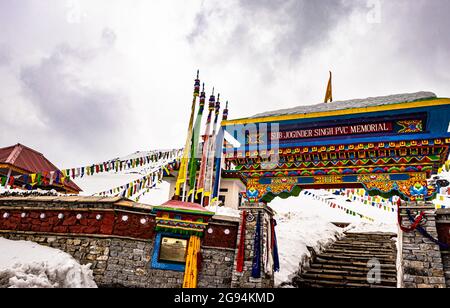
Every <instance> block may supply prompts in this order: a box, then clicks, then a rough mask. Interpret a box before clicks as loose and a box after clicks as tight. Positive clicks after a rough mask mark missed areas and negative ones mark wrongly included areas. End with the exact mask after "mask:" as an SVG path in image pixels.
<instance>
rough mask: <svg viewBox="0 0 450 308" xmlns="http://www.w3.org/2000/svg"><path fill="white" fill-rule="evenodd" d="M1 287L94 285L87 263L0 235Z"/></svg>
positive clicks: (75, 286)
mask: <svg viewBox="0 0 450 308" xmlns="http://www.w3.org/2000/svg"><path fill="white" fill-rule="evenodd" d="M0 251H1V254H0V288H1V287H12V288H96V287H97V285H96V284H95V282H94V278H93V273H92V270H91V269H90V265H80V264H78V263H77V261H75V259H73V258H72V257H71V256H70V255H68V254H66V253H64V252H62V251H60V250H57V249H54V248H49V247H45V246H41V245H38V244H36V243H33V242H27V241H10V240H7V239H4V238H0Z"/></svg>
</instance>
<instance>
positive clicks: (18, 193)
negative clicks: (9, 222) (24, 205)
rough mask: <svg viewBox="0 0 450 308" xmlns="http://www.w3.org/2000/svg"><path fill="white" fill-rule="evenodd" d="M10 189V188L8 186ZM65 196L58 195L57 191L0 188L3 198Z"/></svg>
mask: <svg viewBox="0 0 450 308" xmlns="http://www.w3.org/2000/svg"><path fill="white" fill-rule="evenodd" d="M8 187H9V186H8ZM61 195H63V194H60V193H58V192H57V191H56V190H54V189H52V190H43V189H39V188H38V189H35V190H23V189H18V188H14V189H12V188H5V187H4V186H0V196H2V197H31V196H61Z"/></svg>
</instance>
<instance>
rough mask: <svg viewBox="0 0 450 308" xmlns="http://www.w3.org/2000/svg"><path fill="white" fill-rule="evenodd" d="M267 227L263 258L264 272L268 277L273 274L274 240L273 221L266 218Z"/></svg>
mask: <svg viewBox="0 0 450 308" xmlns="http://www.w3.org/2000/svg"><path fill="white" fill-rule="evenodd" d="M264 221H265V225H266V226H267V228H266V231H265V232H264V240H263V256H264V272H265V273H266V274H268V275H272V274H273V265H274V260H273V240H272V231H273V229H272V219H271V218H269V217H268V216H264Z"/></svg>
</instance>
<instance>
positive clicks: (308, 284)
mask: <svg viewBox="0 0 450 308" xmlns="http://www.w3.org/2000/svg"><path fill="white" fill-rule="evenodd" d="M293 284H294V286H296V287H297V288H388V289H391V288H392V289H394V288H396V286H385V285H380V284H369V283H354V282H342V281H330V280H320V279H306V278H299V279H298V280H297V281H295V282H294V283H293Z"/></svg>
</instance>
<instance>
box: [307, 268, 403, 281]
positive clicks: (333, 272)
mask: <svg viewBox="0 0 450 308" xmlns="http://www.w3.org/2000/svg"><path fill="white" fill-rule="evenodd" d="M370 270H371V269H370V268H367V269H366V270H362V269H360V270H352V271H347V270H342V269H329V268H325V269H323V268H309V269H308V270H307V272H306V273H308V274H322V275H337V276H353V277H365V278H367V274H368V273H369V271H370ZM380 276H381V278H382V279H393V280H396V279H397V274H396V273H392V272H384V271H381V272H380Z"/></svg>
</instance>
